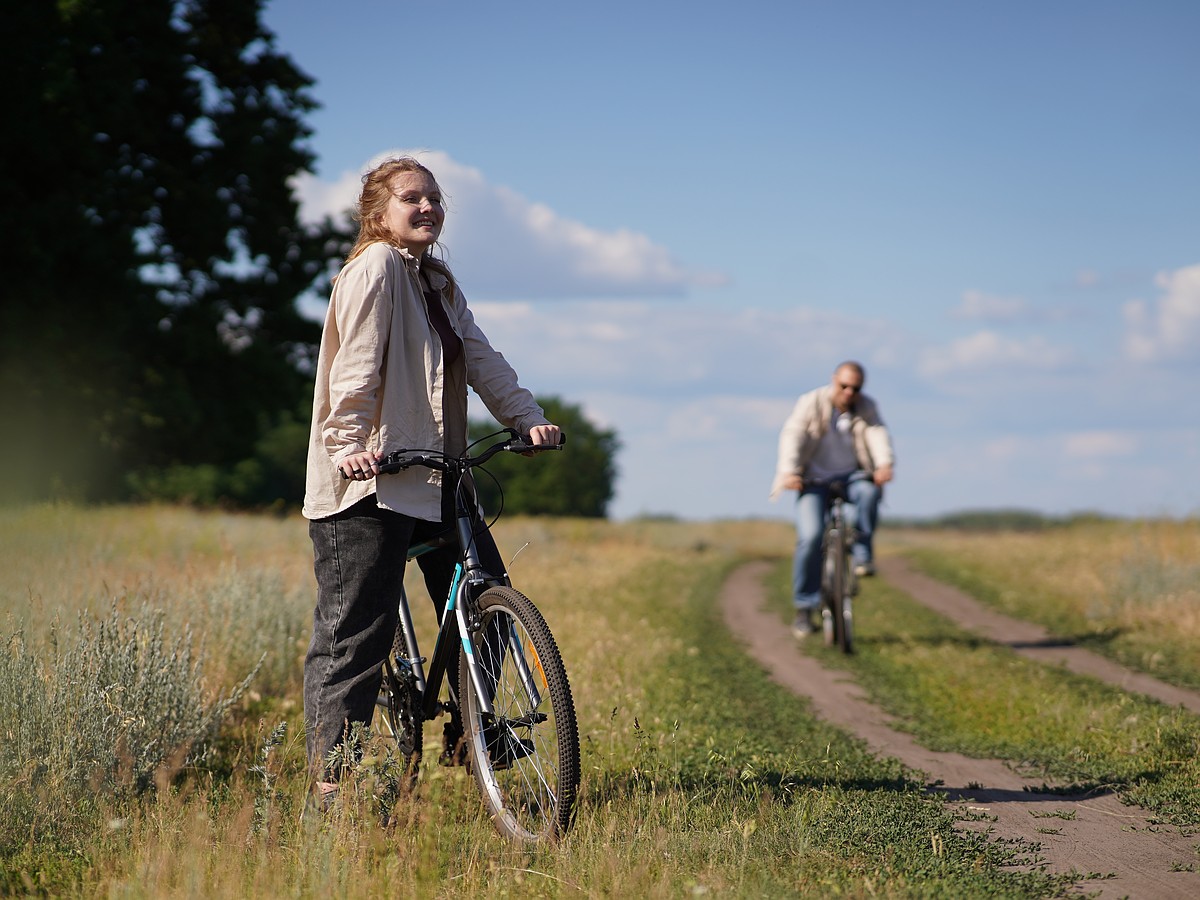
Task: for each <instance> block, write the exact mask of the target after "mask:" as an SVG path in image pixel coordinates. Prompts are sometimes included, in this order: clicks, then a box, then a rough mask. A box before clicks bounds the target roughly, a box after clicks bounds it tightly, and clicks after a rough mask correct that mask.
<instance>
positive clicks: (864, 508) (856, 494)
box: [792, 473, 882, 609]
mask: <svg viewBox="0 0 1200 900" xmlns="http://www.w3.org/2000/svg"><path fill="white" fill-rule="evenodd" d="M856 474H860V475H861V474H864V473H856ZM846 494H847V496H848V498H849V502H850V503H851V504H853V507H852V508H847V509H846V519H847V521H852V522H854V544H853V546H852V548H851V554H852V555H853V557H854V564H855V565H861V564H863V563H869V562H870V561H871V559H872V539H873V538H874V535H875V525H876V523H877V522H878V521H879V500H880V498H881V496H882V491H881V490H880V488H879V485H877V484H875V482H874V481H872V480H871V479H870V478H863V479H861V480H855V481H851V482H850V483H849V484H848V485H847V486H846ZM828 498H829V489H828V487H826V486H825V485H822V484H812V485H809V484H806V485H805V486H804V489H803V490H801V491H800V494H799V496H797V497H796V556H795V559H794V561H793V563H792V602H793V603H794V604H795V605H796V609H817V608H818V607H819V606H820V605H821V538H822V536H823V534H824V532H825V505H826V503H827V502H828Z"/></svg>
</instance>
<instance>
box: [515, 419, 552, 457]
mask: <svg viewBox="0 0 1200 900" xmlns="http://www.w3.org/2000/svg"><path fill="white" fill-rule="evenodd" d="M560 433H561V431H560V429H559V427H558V426H557V425H548V424H547V425H534V426H533V427H532V428H530V429H529V443H531V444H534V445H541V444H545V445H546V446H549V447H557V446H558V443H559V435H560ZM535 452H536V451H534V450H530V451H528V452H526V453H523V454H521V455H522V456H533V455H534V453H535Z"/></svg>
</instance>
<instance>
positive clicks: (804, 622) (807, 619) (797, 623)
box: [792, 609, 817, 639]
mask: <svg viewBox="0 0 1200 900" xmlns="http://www.w3.org/2000/svg"><path fill="white" fill-rule="evenodd" d="M816 630H817V628H816V626H815V625H813V620H812V611H811V610H807V609H798V610H796V618H795V619H793V620H792V635H793V636H795V637H796V638H797V639H801V638H806V637H808V636H809V635H810V634H812V633H813V632H814V631H816Z"/></svg>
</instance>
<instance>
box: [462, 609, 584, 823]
mask: <svg viewBox="0 0 1200 900" xmlns="http://www.w3.org/2000/svg"><path fill="white" fill-rule="evenodd" d="M478 609H479V616H480V620H481V627H480V629H479V631H478V632H475V633H473V634H472V639H473V643H474V646H475V654H476V662H477V664H478V666H479V669H480V673H481V676H482V681H483V682H484V685H485V690H489V691H493V692H494V697H493V698H492V708H493V711H494V714H495V719H494V720H493V721H485V717H484V716H483V714H482V713H481V710H480V702H479V698H478V695H477V693H476V686H475V684H474V682H473V681H472V679H471V675H470V670H469V669H468V666H467V659H466V654H462V655H461V657H460V660H459V673H458V679H459V681H458V684H459V690H458V696H459V700H460V703H461V704H462V714H463V725H464V728H465V731H466V740H467V744H468V747H469V752H470V759H471V769H472V771H473V772H474V775H475V780H476V783H477V784H478V785H479V790H480V793H481V794H482V795H483V802H484V805H485V806H486V807H487V810H488V814H489V815H490V816H491V818H492V821H493V823H494V824H495V826H496V828H497V829H498V830H499V831H500V832H501V833H502V834H504V835H506V836H507V837H510V838H512V839H514V840H517V841H522V842H551V843H552V842H554V841H557V840H558V839H559V838H561V837H562V836H563V835H565V834H566V833H567V831H568V829H569V828H570V827H571V822H572V818H573V816H574V813H575V800H576V795H577V792H578V789H579V774H580V772H579V730H578V726H577V725H576V721H575V705H574V701H573V700H572V699H571V687H570V684H569V683H568V682H567V673H566V669H565V667H564V666H563V662H562V656H561V655H560V654H559V651H558V646H557V645H556V644H555V642H554V637H553V635H552V634H551V633H550V629H549V627H547V625H546V622H545V620H544V619H543V618H542V615H541V613H540V612H538V610H537V608H536V607H535V606H534V605H533V603H532V602H531V601H530V600H529V598H527V597H526V596H525V595H524V594H522V593H520V592H519V591H516V590H514V589H513V588H509V587H493V588H489V589H488V590H486V591H484V592H483V594H481V595H480V597H479V601H478ZM528 684H532V686H533V688H534V692H535V693H536V695H537V696H536V702H535V701H533V700H531V697H530V693H529V691H528V690H527V688H526V685H528Z"/></svg>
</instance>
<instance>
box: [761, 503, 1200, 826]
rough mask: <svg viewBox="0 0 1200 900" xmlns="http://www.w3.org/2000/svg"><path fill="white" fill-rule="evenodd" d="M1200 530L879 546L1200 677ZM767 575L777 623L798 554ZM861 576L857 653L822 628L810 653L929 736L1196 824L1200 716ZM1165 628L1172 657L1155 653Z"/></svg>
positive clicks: (1090, 526) (999, 602)
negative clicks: (1031, 655)
mask: <svg viewBox="0 0 1200 900" xmlns="http://www.w3.org/2000/svg"><path fill="white" fill-rule="evenodd" d="M1198 542H1200V527H1197V525H1196V524H1195V523H1192V524H1190V525H1188V526H1185V527H1183V528H1181V527H1180V526H1179V525H1178V524H1175V523H1171V524H1164V523H1138V524H1128V523H1126V524H1120V523H1113V522H1105V523H1095V522H1086V523H1080V524H1075V525H1072V526H1070V527H1066V528H1051V529H1046V530H1041V531H1038V532H1036V533H1030V532H1000V533H989V534H964V533H960V532H948V531H937V532H924V531H923V532H920V533H919V534H913V533H911V532H908V531H899V532H897V531H887V532H885V533H884V536H883V538H882V541H881V550H882V551H883V552H887V553H890V552H902V553H904V554H906V555H908V556H910V557H911V558H913V559H914V560H916V561H917V562H918V563H919V565H920V567H921V568H922V569H924V570H925V571H927V572H929V573H930V574H933V575H934V576H935V577H939V578H943V579H944V580H947V581H951V582H953V583H956V584H957V585H958V586H959V587H960V588H963V589H964V590H967V591H968V592H970V593H972V594H974V595H975V596H977V597H979V598H980V599H983V600H985V601H988V602H991V603H992V604H993V605H995V606H996V607H997V608H1000V609H1002V610H1003V611H1004V612H1006V613H1009V614H1011V615H1014V616H1018V617H1022V618H1027V619H1030V620H1034V621H1039V622H1041V623H1043V624H1045V625H1046V626H1047V627H1049V628H1051V629H1052V630H1053V631H1054V632H1055V633H1057V634H1059V635H1070V636H1072V637H1073V638H1074V639H1076V640H1078V641H1079V642H1080V643H1081V644H1083V645H1085V646H1088V647H1089V648H1090V649H1093V650H1105V649H1107V650H1108V652H1109V655H1110V656H1113V657H1114V658H1116V659H1118V660H1119V661H1122V662H1125V663H1127V664H1132V663H1134V662H1135V661H1137V660H1139V659H1140V660H1142V661H1143V665H1142V666H1141V668H1143V669H1146V670H1148V671H1151V672H1152V674H1155V675H1158V676H1159V677H1164V676H1165V675H1166V674H1170V676H1171V679H1169V680H1174V681H1176V682H1177V683H1180V684H1184V685H1190V686H1195V685H1197V684H1200V664H1198V662H1197V660H1198V657H1197V652H1196V647H1195V643H1196V641H1197V637H1200V635H1198V634H1197V631H1196V627H1195V622H1196V616H1197V608H1198V607H1197V603H1198V602H1200V596H1198V595H1197V594H1196V592H1195V582H1194V581H1192V582H1188V581H1187V579H1186V578H1185V577H1183V576H1184V574H1185V573H1186V572H1188V571H1189V567H1191V569H1192V570H1194V566H1195V563H1194V562H1191V560H1194V559H1196V558H1197V556H1196V548H1197V547H1200V543H1198ZM1188 554H1191V556H1190V558H1189V556H1188ZM1139 574H1140V577H1138V576H1139ZM770 583H771V592H772V597H773V600H772V603H773V604H774V606H775V608H777V609H778V610H779V614H780V618H781V621H782V620H784V619H786V618H787V616H788V614H789V613H790V600H789V597H790V587H789V584H790V565H789V564H788V563H785V562H780V563H779V564H778V566H777V567H776V569H775V570H774V574H773V576H772V578H771V580H770ZM860 586H861V591H860V595H859V598H858V600H857V601H856V604H855V607H854V617H855V636H856V644H857V650H858V652H857V653H856V654H855V655H854V656H852V657H845V656H844V655H842V654H839V653H837V652H836V651H831V650H827V649H826V648H824V647H823V646H821V645H820V643H819V642H813V643H812V644H810V645H808V646H806V647H805V651H806V652H809V653H814V654H817V655H819V656H820V657H821V660H822V662H823V663H824V664H826V665H832V666H837V667H844V668H846V669H848V670H849V671H851V672H853V673H854V676H855V678H856V680H857V681H858V682H859V683H861V684H862V685H863V686H864V687H865V688H866V689H867V690H868V692H869V694H870V696H871V698H872V699H873V700H874V701H875V702H877V703H879V704H880V705H881V706H883V707H884V708H885V709H887V710H888V711H889V712H891V713H893V714H894V715H896V716H897V717H898V719H899V722H900V727H901V728H904V729H905V730H907V731H910V732H911V733H912V734H914V736H915V737H916V738H917V740H919V741H920V742H921V743H922V744H923V745H925V746H928V747H930V748H933V749H937V750H952V751H957V752H961V753H965V754H967V755H970V756H976V757H990V758H998V759H1003V760H1008V761H1010V762H1011V763H1012V765H1013V766H1014V768H1016V769H1017V770H1018V771H1020V772H1021V773H1022V774H1025V775H1027V776H1032V777H1034V778H1040V779H1043V781H1044V783H1045V784H1046V785H1047V787H1049V788H1052V789H1054V790H1062V791H1068V792H1074V791H1079V792H1082V791H1093V790H1113V791H1116V792H1118V793H1119V794H1120V795H1121V796H1122V797H1123V798H1124V799H1126V800H1127V801H1128V802H1131V803H1136V804H1137V805H1139V806H1142V807H1145V808H1146V809H1148V810H1151V811H1153V812H1155V813H1156V814H1157V815H1158V816H1159V817H1160V818H1161V819H1162V820H1163V821H1170V822H1172V823H1175V824H1179V825H1183V826H1185V827H1188V828H1197V827H1200V717H1198V716H1196V715H1195V714H1194V713H1190V712H1188V711H1186V710H1184V709H1182V708H1171V707H1168V706H1166V705H1164V704H1162V703H1159V702H1157V701H1154V700H1151V699H1149V698H1146V697H1143V696H1140V695H1137V694H1131V693H1126V692H1124V691H1121V690H1119V689H1117V688H1115V687H1110V686H1108V685H1105V684H1102V683H1100V682H1097V681H1095V680H1093V679H1089V678H1085V677H1081V676H1077V675H1074V674H1072V673H1070V672H1067V671H1065V670H1064V669H1062V668H1059V667H1049V666H1045V665H1041V664H1039V663H1037V662H1034V661H1031V660H1028V659H1025V658H1023V657H1021V656H1019V655H1018V654H1017V653H1015V652H1014V651H1012V650H1010V649H1008V648H1006V647H1002V646H999V645H996V644H992V643H990V642H988V641H986V640H984V639H982V638H980V637H978V636H976V635H973V634H971V633H969V632H966V631H964V630H962V629H960V628H958V627H957V626H955V625H953V624H951V623H949V622H947V621H946V620H945V619H943V618H941V617H940V616H938V615H937V614H935V613H933V612H931V611H930V610H928V609H927V608H926V607H924V606H922V605H921V604H919V603H917V602H916V601H914V600H913V599H912V598H911V597H909V596H907V595H906V594H904V593H903V592H901V591H898V590H896V589H894V588H891V587H890V586H888V585H887V584H886V583H885V582H884V581H882V580H881V579H863V580H862V581H861V582H860ZM1189 598H1190V600H1189ZM1172 617H1174V618H1175V621H1174V624H1171V620H1172ZM1155 642H1161V647H1160V648H1159V652H1160V653H1161V655H1160V656H1156V657H1154V660H1155V664H1154V665H1147V664H1145V661H1146V660H1147V659H1148V657H1146V656H1145V654H1146V653H1148V652H1149V648H1150V647H1152V646H1154V644H1155ZM1117 647H1120V648H1124V649H1123V650H1122V651H1121V652H1117V651H1116V650H1115V649H1114V648H1117ZM1133 648H1142V650H1141V651H1135V650H1134V649H1133ZM1164 660H1170V665H1167V663H1166V662H1164Z"/></svg>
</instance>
